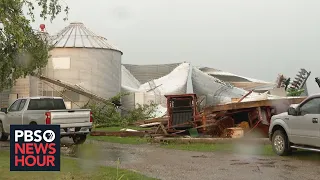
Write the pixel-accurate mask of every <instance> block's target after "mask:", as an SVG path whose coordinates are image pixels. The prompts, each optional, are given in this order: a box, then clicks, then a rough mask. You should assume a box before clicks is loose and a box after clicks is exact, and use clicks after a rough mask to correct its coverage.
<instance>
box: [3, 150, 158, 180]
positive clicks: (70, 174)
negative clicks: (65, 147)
mask: <svg viewBox="0 0 320 180" xmlns="http://www.w3.org/2000/svg"><path fill="white" fill-rule="evenodd" d="M0 176H1V179H6V180H15V179H17V180H21V179H23V180H29V179H30V180H38V179H39V180H40V179H41V180H55V179H57V180H58V179H59V180H64V179H65V180H69V179H77V180H119V179H122V180H126V179H130V180H135V179H136V180H138V179H139V180H151V179H152V178H148V177H146V176H143V175H140V174H138V173H135V172H132V171H127V170H120V169H117V168H111V167H101V166H96V167H93V168H92V169H90V168H83V167H82V166H81V164H80V163H79V162H78V161H77V160H76V159H72V158H67V157H61V172H10V157H9V152H8V151H0Z"/></svg>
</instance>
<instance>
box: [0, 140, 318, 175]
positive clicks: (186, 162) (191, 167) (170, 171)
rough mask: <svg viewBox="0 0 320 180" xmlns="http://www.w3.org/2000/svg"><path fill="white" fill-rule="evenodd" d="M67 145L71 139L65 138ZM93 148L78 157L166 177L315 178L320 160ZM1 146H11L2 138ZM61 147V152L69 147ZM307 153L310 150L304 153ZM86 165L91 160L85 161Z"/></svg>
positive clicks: (139, 147) (144, 147)
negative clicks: (118, 163)
mask: <svg viewBox="0 0 320 180" xmlns="http://www.w3.org/2000/svg"><path fill="white" fill-rule="evenodd" d="M63 142H64V143H66V144H67V145H68V143H69V140H64V141H63ZM87 144H90V147H91V148H90V149H86V148H85V149H84V150H83V149H82V151H81V152H82V153H80V155H79V157H80V158H81V159H86V158H90V159H91V160H92V159H93V160H95V162H96V163H99V164H100V165H107V166H116V165H117V161H118V162H119V161H120V165H119V167H120V168H125V169H130V170H135V171H138V172H140V173H142V174H145V175H147V176H150V177H154V178H158V179H165V180H176V179H177V180H181V179H184V180H189V179H190V180H194V179H201V180H204V179H208V180H214V179H217V180H232V179H235V180H242V179H243V180H251V179H252V180H256V179H263V180H269V179H270V180H275V179H276V180H278V179H279V180H282V179H283V180H290V179H294V180H297V179H305V180H313V179H314V180H316V179H319V175H320V166H319V165H320V162H319V161H308V160H298V159H297V158H295V155H293V156H291V157H278V156H271V157H270V156H252V155H239V154H228V153H214V152H189V151H180V150H170V149H164V148H160V147H157V146H155V145H124V144H114V143H107V142H97V141H88V143H87ZM0 149H9V142H5V143H3V142H1V143H0ZM67 150H68V148H67V147H63V148H62V152H65V151H67ZM305 156H308V154H305ZM83 164H84V165H85V166H88V163H85V162H83Z"/></svg>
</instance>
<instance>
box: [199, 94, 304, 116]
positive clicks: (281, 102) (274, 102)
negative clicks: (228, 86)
mask: <svg viewBox="0 0 320 180" xmlns="http://www.w3.org/2000/svg"><path fill="white" fill-rule="evenodd" d="M305 98H306V97H297V98H283V99H269V100H262V101H248V102H239V103H230V104H221V105H216V106H209V107H206V108H205V109H204V112H205V114H210V113H213V112H218V111H228V110H237V109H246V108H254V107H266V106H271V107H275V108H277V107H279V108H281V107H289V106H290V105H291V104H298V103H300V102H302V101H303V100H304V99H305Z"/></svg>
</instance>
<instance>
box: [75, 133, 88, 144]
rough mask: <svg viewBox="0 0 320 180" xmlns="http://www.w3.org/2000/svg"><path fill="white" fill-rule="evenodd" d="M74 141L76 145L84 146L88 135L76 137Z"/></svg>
mask: <svg viewBox="0 0 320 180" xmlns="http://www.w3.org/2000/svg"><path fill="white" fill-rule="evenodd" d="M72 139H73V142H74V144H83V143H84V142H85V141H86V139H87V135H75V136H73V137H72Z"/></svg>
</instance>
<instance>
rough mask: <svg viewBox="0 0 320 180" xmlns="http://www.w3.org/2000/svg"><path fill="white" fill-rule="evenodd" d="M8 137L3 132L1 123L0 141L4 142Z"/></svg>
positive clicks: (0, 123)
mask: <svg viewBox="0 0 320 180" xmlns="http://www.w3.org/2000/svg"><path fill="white" fill-rule="evenodd" d="M8 137H9V136H8V135H7V134H6V133H5V132H4V130H3V125H2V122H0V141H6V140H8Z"/></svg>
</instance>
